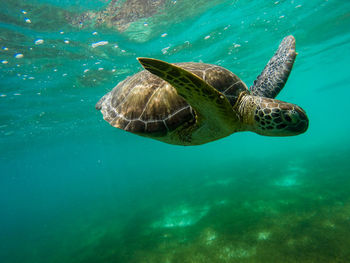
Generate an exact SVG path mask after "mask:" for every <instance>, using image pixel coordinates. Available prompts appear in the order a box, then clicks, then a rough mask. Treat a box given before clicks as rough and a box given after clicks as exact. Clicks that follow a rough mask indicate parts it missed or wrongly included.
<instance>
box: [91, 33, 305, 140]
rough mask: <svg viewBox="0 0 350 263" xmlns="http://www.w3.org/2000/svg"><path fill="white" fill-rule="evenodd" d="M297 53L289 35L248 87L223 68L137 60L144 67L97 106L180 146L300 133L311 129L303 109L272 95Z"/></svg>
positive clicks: (115, 121)
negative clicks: (243, 134)
mask: <svg viewBox="0 0 350 263" xmlns="http://www.w3.org/2000/svg"><path fill="white" fill-rule="evenodd" d="M295 57H296V52H295V39H294V37H293V36H287V37H285V38H284V39H283V40H282V42H281V44H280V45H279V48H278V50H277V51H276V53H275V54H274V56H273V57H272V58H271V59H270V61H269V62H268V63H267V65H266V66H265V68H264V70H263V71H262V73H261V74H260V75H259V76H258V78H257V80H256V81H254V84H253V86H252V87H251V88H250V90H248V88H247V86H246V85H245V84H244V83H243V82H242V81H241V80H240V79H239V78H238V77H237V76H236V75H235V74H233V73H232V72H230V71H228V70H227V69H225V68H222V67H220V66H216V65H210V64H204V63H193V62H187V63H175V64H169V63H167V62H164V61H161V60H156V59H151V58H138V60H139V62H140V63H141V65H142V66H143V67H144V68H145V69H146V70H143V71H141V72H139V73H137V74H135V75H133V76H131V77H129V78H127V79H125V80H124V81H122V82H120V83H119V84H118V85H117V86H116V87H115V88H114V89H113V90H112V91H110V92H109V93H107V94H106V95H105V96H103V97H102V98H101V99H100V100H99V102H98V103H97V104H96V109H98V110H101V112H102V114H103V118H104V119H105V120H106V121H108V122H109V123H110V124H111V125H112V126H114V127H117V128H120V129H123V130H125V131H129V132H132V133H135V134H138V135H142V136H145V137H150V138H153V139H156V140H159V141H163V142H166V143H170V144H177V145H199V144H204V143H207V142H211V141H214V140H217V139H220V138H223V137H226V136H228V135H230V134H232V133H234V132H239V131H252V132H256V133H258V134H261V135H266V136H291V135H298V134H301V133H303V132H305V131H306V130H307V128H308V122H309V121H308V118H307V116H306V113H305V111H304V110H303V109H301V108H300V107H299V106H297V105H295V104H291V103H287V102H283V101H279V100H275V99H274V98H275V97H276V96H277V94H278V93H279V92H280V91H281V89H282V88H283V86H284V85H285V83H286V81H287V78H288V76H289V73H290V71H291V69H292V66H293V63H294V60H295Z"/></svg>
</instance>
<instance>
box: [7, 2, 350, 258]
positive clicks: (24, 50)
mask: <svg viewBox="0 0 350 263" xmlns="http://www.w3.org/2000/svg"><path fill="white" fill-rule="evenodd" d="M128 1H129V2H130V0H127V1H120V3H119V9H118V10H119V11H117V12H120V14H129V13H130V12H131V10H125V8H124V9H123V5H125V6H126V5H127V2H128ZM136 2H137V1H136ZM139 2H140V1H139ZM141 2H142V1H141ZM149 2H150V4H151V2H152V1H149ZM153 2H157V1H153ZM107 4H108V3H107V1H102V0H101V1H97V0H95V1H93V0H89V1H68V0H65V1H58V0H51V1H49V0H46V1H44V0H36V1H34V0H32V1H24V0H23V1H17V0H12V1H5V0H1V6H2V7H1V10H0V48H1V49H0V62H1V63H0V167H1V168H0V174H1V176H0V261H1V262H5V263H17V262H21V263H22V262H28V263H32V262H33V263H34V262H35V263H50V262H67V263H70V262H79V263H88V262H91V263H92V262H94V263H95V262H118V263H119V262H120V263H129V262H130V263H187V262H188V263H190V262H191V263H202V262H233V263H235V262H243V263H245V262H249V263H252V262H253V263H256V262H259V263H271V262H277V263H281V262H283V263H289V262H293V263H294V262H303V263H304V262H305V263H311V262H315V263H316V262H317V263H321V262H325V263H329V262H337V263H339V262H342V263H343V262H344V263H347V262H350V195H349V190H350V178H349V176H350V163H349V156H350V147H349V146H350V140H349V131H350V129H349V128H350V124H349V117H348V114H347V113H348V105H349V99H348V98H349V88H350V84H349V83H350V75H349V66H350V65H349V61H350V2H349V1H347V0H328V1H325V0H312V1H310V0H309V1H307V0H300V1H298V0H288V1H263V0H256V1H248V0H237V1H219V0H216V1H201V0H198V1H190V0H178V1H170V0H169V1H158V2H157V3H156V4H157V5H158V8H156V10H155V11H154V10H153V11H152V12H151V13H147V12H146V11H145V12H146V13H144V14H142V12H141V14H139V15H137V16H136V17H132V16H131V17H130V16H127V15H125V16H124V18H123V19H124V20H118V21H117V23H119V24H118V26H115V25H114V26H111V25H110V24H108V23H107V22H106V23H100V24H98V23H97V22H96V21H95V20H91V21H89V22H88V23H86V24H84V23H83V24H79V23H78V24H76V23H75V24H74V23H73V22H72V21H73V20H74V18H76V17H79V16H80V15H81V14H83V13H84V12H89V11H90V12H93V11H94V10H95V12H96V10H103V9H104V8H105V7H106V5H107ZM137 10H140V8H139V9H137ZM144 10H148V9H147V8H145V9H144ZM123 12H124V13H123ZM119 17H123V16H122V15H120V16H119ZM28 19H29V20H28ZM78 20H79V19H78ZM74 21H77V20H74ZM95 32H96V33H95ZM289 34H292V35H294V36H295V38H296V45H297V52H298V56H297V59H296V62H295V64H294V68H293V71H292V73H291V75H290V77H289V80H288V82H287V85H286V86H285V88H284V89H283V91H282V92H281V93H280V95H279V96H278V99H280V100H284V101H288V102H292V103H296V104H298V105H300V106H301V107H303V108H304V109H305V110H306V112H307V114H308V116H309V119H310V126H309V129H308V131H307V132H306V133H305V134H303V135H300V136H296V137H286V138H271V137H263V136H259V135H256V134H254V133H249V132H246V133H237V134H234V135H232V136H230V137H227V138H224V139H222V140H219V141H216V142H212V143H209V144H205V145H202V146H195V147H180V146H173V145H168V144H164V143H161V142H158V141H155V140H150V139H146V138H143V137H139V136H136V135H132V134H130V133H126V132H124V131H121V130H118V129H115V128H113V127H111V126H110V125H109V124H108V123H107V122H105V121H104V120H103V119H102V115H101V114H100V112H97V111H96V110H95V109H94V105H95V103H96V102H97V101H98V99H99V98H100V97H101V96H103V95H104V94H105V93H106V92H107V91H109V90H111V89H112V88H113V87H114V86H115V85H116V84H117V83H118V82H119V81H121V80H123V79H124V78H125V77H127V76H129V75H131V74H133V73H136V72H138V71H140V70H141V66H140V65H139V64H138V62H137V61H136V59H135V58H136V57H139V56H142V57H154V58H158V59H162V60H165V61H168V62H183V61H195V62H199V61H202V62H206V63H213V64H218V65H221V66H223V67H226V68H228V69H229V70H231V71H233V72H235V73H236V74H237V75H238V76H239V77H240V78H241V79H243V80H244V81H245V83H246V84H247V85H248V86H250V85H251V84H252V82H253V81H254V79H255V78H256V76H257V75H258V74H259V73H260V72H261V70H262V69H263V68H264V66H265V64H266V63H267V61H268V60H269V59H270V57H271V56H272V55H273V53H274V51H275V49H276V48H277V46H278V44H279V42H280V41H281V40H282V38H283V37H284V36H286V35H289ZM38 40H39V41H38ZM41 40H43V42H42V41H41ZM100 41H108V44H105V45H101V46H97V47H95V48H94V47H92V44H94V43H98V42H100ZM18 54H22V55H23V57H22V56H21V55H18ZM16 55H17V58H16Z"/></svg>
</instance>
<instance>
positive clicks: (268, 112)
mask: <svg viewBox="0 0 350 263" xmlns="http://www.w3.org/2000/svg"><path fill="white" fill-rule="evenodd" d="M255 105H256V108H255V111H254V115H253V116H254V117H253V118H254V120H253V127H254V129H253V130H254V131H255V132H256V133H258V134H261V135H266V136H293V135H298V134H301V133H304V132H305V131H306V130H307V128H308V125H309V120H308V117H307V115H306V113H305V111H304V110H303V109H302V108H300V107H299V106H297V105H295V104H291V103H287V102H283V101H279V100H274V99H269V98H262V97H256V99H255Z"/></svg>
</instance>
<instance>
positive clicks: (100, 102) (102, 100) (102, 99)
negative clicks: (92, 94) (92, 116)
mask: <svg viewBox="0 0 350 263" xmlns="http://www.w3.org/2000/svg"><path fill="white" fill-rule="evenodd" d="M109 95H110V92H108V93H107V94H106V95H104V96H103V97H102V98H101V99H100V100H99V101H98V102H97V103H96V105H95V109H96V110H101V109H102V104H103V102H104V101H105V100H106V98H107V97H108V96H109Z"/></svg>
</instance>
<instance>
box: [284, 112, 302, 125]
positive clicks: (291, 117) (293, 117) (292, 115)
mask: <svg viewBox="0 0 350 263" xmlns="http://www.w3.org/2000/svg"><path fill="white" fill-rule="evenodd" d="M282 118H283V119H284V120H285V121H286V122H287V123H290V124H296V123H297V122H298V120H299V114H298V112H296V111H295V110H289V111H285V112H283V113H282Z"/></svg>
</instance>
